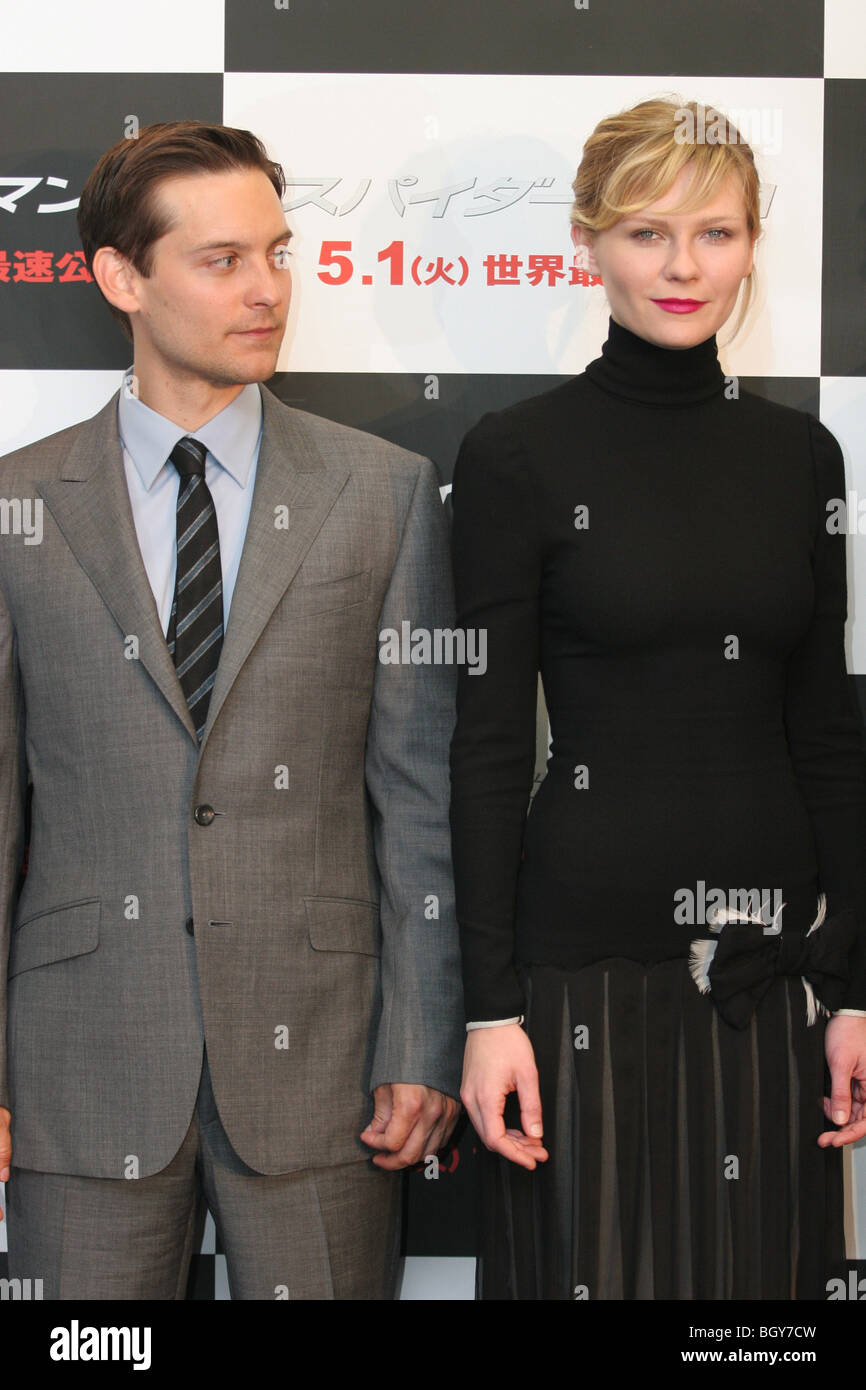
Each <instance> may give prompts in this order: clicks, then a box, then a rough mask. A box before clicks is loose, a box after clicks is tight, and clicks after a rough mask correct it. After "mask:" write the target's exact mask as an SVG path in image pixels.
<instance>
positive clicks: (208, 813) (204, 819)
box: [193, 805, 216, 825]
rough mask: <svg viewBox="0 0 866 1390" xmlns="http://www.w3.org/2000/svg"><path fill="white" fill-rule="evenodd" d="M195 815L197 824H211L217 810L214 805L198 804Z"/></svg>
mask: <svg viewBox="0 0 866 1390" xmlns="http://www.w3.org/2000/svg"><path fill="white" fill-rule="evenodd" d="M193 815H194V816H195V819H196V824H197V825H210V823H211V821H212V820H213V818H214V816H215V815H216V811H215V810H214V808H213V807H212V806H207V805H205V806H196V808H195V811H194V812H193Z"/></svg>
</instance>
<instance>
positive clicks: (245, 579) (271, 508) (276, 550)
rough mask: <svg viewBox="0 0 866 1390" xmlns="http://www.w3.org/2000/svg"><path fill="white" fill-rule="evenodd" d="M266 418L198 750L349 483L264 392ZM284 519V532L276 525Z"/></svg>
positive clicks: (299, 422)
mask: <svg viewBox="0 0 866 1390" xmlns="http://www.w3.org/2000/svg"><path fill="white" fill-rule="evenodd" d="M262 405H263V411H264V417H263V421H262V442H261V448H260V450H259V461H258V467H257V469H256V481H255V490H254V492H253V501H252V507H251V510H250V519H249V524H248V526H247V534H246V539H245V541H244V548H243V552H242V554H241V562H240V566H239V569H238V577H237V582H236V584H235V590H234V594H233V595H232V605H231V610H230V612H229V621H228V626H227V628H226V634H225V639H224V641H223V647H222V651H221V653H220V660H219V665H218V667H217V673H216V680H215V681H214V687H213V691H212V693H211V701H210V708H209V709H208V718H207V725H206V727H205V731H204V734H203V736H202V750H204V747H205V744H206V743H207V739H208V735H209V733H210V730H211V728H212V727H213V724H214V721H215V720H216V718H217V717H218V715H219V712H220V710H221V708H222V706H223V704H224V702H225V699H226V696H227V695H228V693H229V691H230V690H231V687H232V685H233V684H234V682H235V680H236V679H237V677H238V675H239V673H240V671H241V668H242V667H243V664H244V662H245V661H246V660H247V657H248V656H249V654H250V652H251V651H252V649H253V647H254V646H255V644H256V642H257V641H258V640H259V637H260V636H261V634H262V631H263V629H264V627H265V625H266V623H267V622H268V620H269V618H270V616H271V614H272V613H273V611H274V609H275V608H276V606H277V604H278V603H279V601H280V599H281V598H282V597H283V594H284V593H285V592H286V589H287V588H288V587H289V585H290V584H291V582H292V580H293V579H294V577H295V574H296V573H297V571H298V568H299V567H300V565H301V562H302V561H303V559H304V556H305V555H306V553H307V551H308V550H309V548H310V546H311V545H312V543H313V541H314V540H315V538H316V536H317V535H318V533H319V531H320V530H321V528H322V525H323V524H324V522H325V519H326V517H327V516H328V513H329V512H330V510H331V508H332V507H333V505H334V503H335V502H336V500H337V498H338V497H339V495H340V493H341V492H342V490H343V488H344V487H345V485H346V481H347V479H348V478H349V469H348V468H347V467H345V466H344V465H342V464H340V465H330V464H328V463H327V462H326V461H325V459H324V458H323V456H322V454H321V452H320V450H319V449H318V447H317V446H316V443H315V441H314V439H313V436H312V433H311V431H310V429H309V427H308V426H307V424H306V421H305V418H304V416H303V415H302V414H300V413H299V412H297V411H292V410H289V409H288V408H287V407H286V406H284V405H283V404H282V402H280V401H278V400H277V399H276V397H275V396H273V395H272V393H271V392H270V391H268V390H267V389H263V390H262ZM286 516H287V517H288V525H287V526H286V525H283V524H279V525H278V519H279V520H280V522H282V520H283V518H285V517H286Z"/></svg>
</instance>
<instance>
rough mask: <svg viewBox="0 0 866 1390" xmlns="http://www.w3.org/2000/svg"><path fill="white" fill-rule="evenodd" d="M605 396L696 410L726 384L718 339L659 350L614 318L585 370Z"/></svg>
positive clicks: (642, 403)
mask: <svg viewBox="0 0 866 1390" xmlns="http://www.w3.org/2000/svg"><path fill="white" fill-rule="evenodd" d="M586 375H587V376H588V377H589V378H590V380H591V381H594V382H595V384H596V385H597V386H600V387H601V389H602V390H603V391H607V392H609V393H610V394H611V395H612V396H621V397H623V398H624V399H625V400H629V401H637V402H639V403H640V404H641V405H657V406H676V405H694V404H695V402H696V401H704V400H708V399H709V398H710V397H711V396H715V395H717V394H718V393H719V392H720V391H721V390H722V388H723V386H724V383H725V374H724V372H723V371H722V368H721V366H720V364H719V359H718V350H717V348H716V339H715V335H713V337H712V338H706V339H705V340H704V342H702V343H697V344H696V346H695V347H689V348H665V347H657V346H656V344H655V343H648V342H647V340H646V339H645V338H640V337H638V335H637V334H636V333H632V331H631V329H629V328H623V326H622V324H619V323H615V322H614V320H613V319H610V321H609V326H608V336H607V342H606V343H605V344H604V347H603V348H602V350H601V357H596V358H595V360H594V361H592V362H590V364H589V366H588V367H587V369H586Z"/></svg>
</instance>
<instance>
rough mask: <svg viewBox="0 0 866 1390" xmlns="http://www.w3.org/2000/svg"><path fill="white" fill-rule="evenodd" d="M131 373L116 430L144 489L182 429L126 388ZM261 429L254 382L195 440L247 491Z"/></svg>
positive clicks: (122, 391)
mask: <svg viewBox="0 0 866 1390" xmlns="http://www.w3.org/2000/svg"><path fill="white" fill-rule="evenodd" d="M131 380H132V369H131V368H130V370H129V371H128V372H127V373H126V376H125V377H124V379H123V385H122V386H121V389H120V399H119V400H118V403H117V427H118V430H119V432H120V438H121V441H122V443H123V447H124V448H125V449H126V451H127V453H128V454H129V456H130V458H131V459H132V462H133V463H134V465H135V467H136V470H137V472H138V475H139V477H140V478H141V481H142V483H143V485H144V487H145V489H146V490H147V491H150V489H151V487H152V486H153V484H154V482H155V481H156V478H157V475H158V474H159V473H160V471H161V470H162V468H163V467H164V466H165V463H166V460H167V459H168V456H169V454H170V453H171V451H172V449H173V448H174V446H175V444H177V442H178V440H179V439H183V438H184V437H185V436H186V433H187V431H186V430H183V429H181V427H180V425H176V424H175V423H174V421H173V420H167V419H166V418H165V416H164V415H160V414H158V413H157V411H155V410H151V408H150V406H147V405H145V404H144V402H143V401H141V400H139V398H138V397H137V396H134V395H133V393H132V391H131V389H130V385H131ZM261 431H262V396H261V392H260V390H259V388H258V386H257V385H256V384H255V383H254V382H253V383H251V384H250V385H248V386H245V387H244V389H243V390H242V391H241V392H240V394H239V395H237V396H235V399H234V400H233V401H232V402H231V403H230V404H229V405H227V406H224V407H223V409H222V410H221V411H220V412H219V413H218V414H217V415H214V416H213V418H212V419H210V420H208V421H207V422H206V424H204V425H202V426H201V428H200V429H197V430H196V431H195V435H194V438H196V439H200V440H201V442H202V444H204V445H205V447H206V449H207V450H208V452H209V453H210V454H212V455H213V457H214V458H215V459H216V461H217V463H218V464H220V466H221V467H222V468H224V469H225V470H226V472H227V473H230V474H231V476H232V477H233V478H234V480H235V482H236V483H238V484H239V485H240V487H246V485H247V483H248V481H249V477H250V470H251V469H252V466H253V461H254V460H255V458H256V455H257V452H258V446H259V439H260V438H261Z"/></svg>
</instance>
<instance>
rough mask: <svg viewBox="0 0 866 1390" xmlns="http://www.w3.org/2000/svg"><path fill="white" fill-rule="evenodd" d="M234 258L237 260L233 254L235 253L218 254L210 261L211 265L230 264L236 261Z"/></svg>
mask: <svg viewBox="0 0 866 1390" xmlns="http://www.w3.org/2000/svg"><path fill="white" fill-rule="evenodd" d="M236 260H237V256H235V255H231V256H218V257H217V258H216V260H213V261H211V265H230V264H231V263H232V262H233V261H236Z"/></svg>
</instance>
